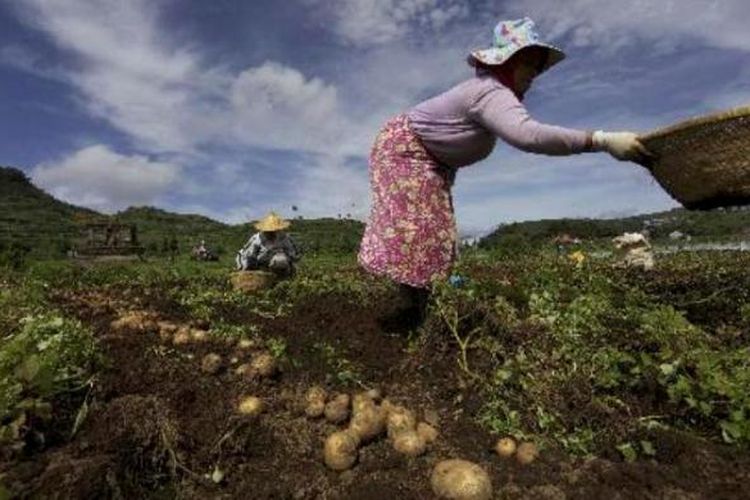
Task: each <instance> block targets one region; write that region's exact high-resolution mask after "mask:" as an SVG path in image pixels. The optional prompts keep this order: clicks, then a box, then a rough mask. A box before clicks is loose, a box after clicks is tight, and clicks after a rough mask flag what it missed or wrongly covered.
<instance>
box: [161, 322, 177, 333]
mask: <svg viewBox="0 0 750 500" xmlns="http://www.w3.org/2000/svg"><path fill="white" fill-rule="evenodd" d="M156 326H158V327H159V331H161V332H166V333H174V332H176V331H177V325H175V324H174V323H172V322H171V321H164V320H162V321H157V322H156Z"/></svg>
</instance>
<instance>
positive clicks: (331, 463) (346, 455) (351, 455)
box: [323, 431, 359, 470]
mask: <svg viewBox="0 0 750 500" xmlns="http://www.w3.org/2000/svg"><path fill="white" fill-rule="evenodd" d="M358 446H359V439H358V438H357V436H355V435H354V434H352V433H351V432H349V431H340V432H334V433H333V434H331V435H330V436H328V438H327V439H326V442H325V446H324V448H323V458H324V459H325V463H326V465H327V466H328V467H329V468H331V469H333V470H346V469H349V468H350V467H351V466H352V465H354V463H355V462H356V461H357V454H358V453H357V447H358Z"/></svg>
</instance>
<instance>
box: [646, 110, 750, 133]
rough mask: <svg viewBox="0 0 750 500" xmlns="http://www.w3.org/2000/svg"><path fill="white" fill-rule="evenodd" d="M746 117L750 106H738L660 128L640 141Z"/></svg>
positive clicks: (749, 112)
mask: <svg viewBox="0 0 750 500" xmlns="http://www.w3.org/2000/svg"><path fill="white" fill-rule="evenodd" d="M746 115H750V105H746V106H738V107H736V108H732V109H729V110H726V111H720V112H717V113H710V114H707V115H702V116H697V117H695V118H688V119H686V120H683V121H680V122H677V123H675V124H672V125H669V126H666V127H662V128H658V129H656V130H653V131H651V132H648V133H646V134H642V135H641V136H640V139H641V140H651V139H656V138H658V137H663V136H665V135H669V134H672V133H674V132H678V131H681V130H686V129H689V128H693V127H699V126H703V125H708V124H712V123H718V122H721V121H724V120H729V119H732V118H738V117H741V116H746Z"/></svg>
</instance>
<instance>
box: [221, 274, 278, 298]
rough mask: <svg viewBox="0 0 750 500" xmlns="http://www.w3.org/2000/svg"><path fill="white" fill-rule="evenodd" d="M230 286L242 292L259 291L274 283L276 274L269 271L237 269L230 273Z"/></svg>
mask: <svg viewBox="0 0 750 500" xmlns="http://www.w3.org/2000/svg"><path fill="white" fill-rule="evenodd" d="M231 281H232V286H233V287H234V289H235V290H242V291H243V292H251V293H252V292H259V291H260V290H265V289H267V288H271V287H273V286H274V285H275V284H276V276H275V275H274V274H273V273H272V272H269V271H237V272H235V273H232V277H231Z"/></svg>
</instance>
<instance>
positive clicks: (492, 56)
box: [467, 43, 565, 72]
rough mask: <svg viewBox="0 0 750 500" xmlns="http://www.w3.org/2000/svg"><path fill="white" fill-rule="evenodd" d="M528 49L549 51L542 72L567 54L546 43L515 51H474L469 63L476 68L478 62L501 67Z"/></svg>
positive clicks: (496, 48)
mask: <svg viewBox="0 0 750 500" xmlns="http://www.w3.org/2000/svg"><path fill="white" fill-rule="evenodd" d="M528 47H541V48H543V49H547V52H548V54H549V56H548V57H547V63H546V64H545V65H544V68H543V69H542V72H544V71H547V70H548V69H550V68H551V67H552V66H554V65H555V64H557V63H559V62H560V61H562V60H563V59H565V52H563V51H562V50H561V49H559V48H558V47H555V46H554V45H549V44H546V43H530V44H528V45H523V46H521V47H515V48H514V50H503V49H500V48H498V47H490V48H489V49H479V50H473V51H471V52H470V53H469V55H468V57H467V62H468V63H469V64H470V65H472V66H476V65H477V62H480V63H482V64H486V65H488V66H500V65H502V64H505V63H506V62H508V60H510V58H511V57H513V56H514V55H515V54H517V53H518V52H519V51H521V50H523V49H525V48H528Z"/></svg>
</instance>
